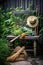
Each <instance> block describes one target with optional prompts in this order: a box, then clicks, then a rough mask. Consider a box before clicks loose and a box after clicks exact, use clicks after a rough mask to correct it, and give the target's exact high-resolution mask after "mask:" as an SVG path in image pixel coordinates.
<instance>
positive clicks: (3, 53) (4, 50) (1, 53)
mask: <svg viewBox="0 0 43 65" xmlns="http://www.w3.org/2000/svg"><path fill="white" fill-rule="evenodd" d="M9 50H10V48H9V47H8V41H7V40H6V39H3V38H0V64H2V65H5V64H4V63H5V62H6V58H7V56H9V54H10V51H9Z"/></svg>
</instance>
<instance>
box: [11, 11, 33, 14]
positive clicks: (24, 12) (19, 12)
mask: <svg viewBox="0 0 43 65" xmlns="http://www.w3.org/2000/svg"><path fill="white" fill-rule="evenodd" d="M12 13H13V14H32V13H33V12H32V10H31V11H29V10H23V11H13V12H12Z"/></svg>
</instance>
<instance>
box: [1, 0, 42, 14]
mask: <svg viewBox="0 0 43 65" xmlns="http://www.w3.org/2000/svg"><path fill="white" fill-rule="evenodd" d="M0 1H2V3H0V4H2V5H3V9H6V8H16V7H22V8H23V9H27V8H29V7H30V4H32V3H33V9H36V8H37V7H38V10H39V11H40V12H41V14H43V0H0Z"/></svg>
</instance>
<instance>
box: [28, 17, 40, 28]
mask: <svg viewBox="0 0 43 65" xmlns="http://www.w3.org/2000/svg"><path fill="white" fill-rule="evenodd" d="M34 17H35V18H36V23H35V24H33V25H32V24H31V23H30V20H29V19H30V18H31V16H30V17H28V18H27V25H28V26H29V27H32V28H35V27H36V26H37V25H38V22H39V21H38V19H37V17H36V16H34Z"/></svg>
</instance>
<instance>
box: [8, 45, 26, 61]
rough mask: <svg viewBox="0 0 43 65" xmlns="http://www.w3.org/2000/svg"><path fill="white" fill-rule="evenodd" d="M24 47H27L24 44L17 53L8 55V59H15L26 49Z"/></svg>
mask: <svg viewBox="0 0 43 65" xmlns="http://www.w3.org/2000/svg"><path fill="white" fill-rule="evenodd" d="M24 48H25V47H24V46H23V47H21V49H20V50H18V51H17V52H16V53H14V54H13V55H11V56H9V57H7V61H14V60H15V59H16V58H17V57H18V56H19V55H20V53H21V52H22V51H23V50H24Z"/></svg>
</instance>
